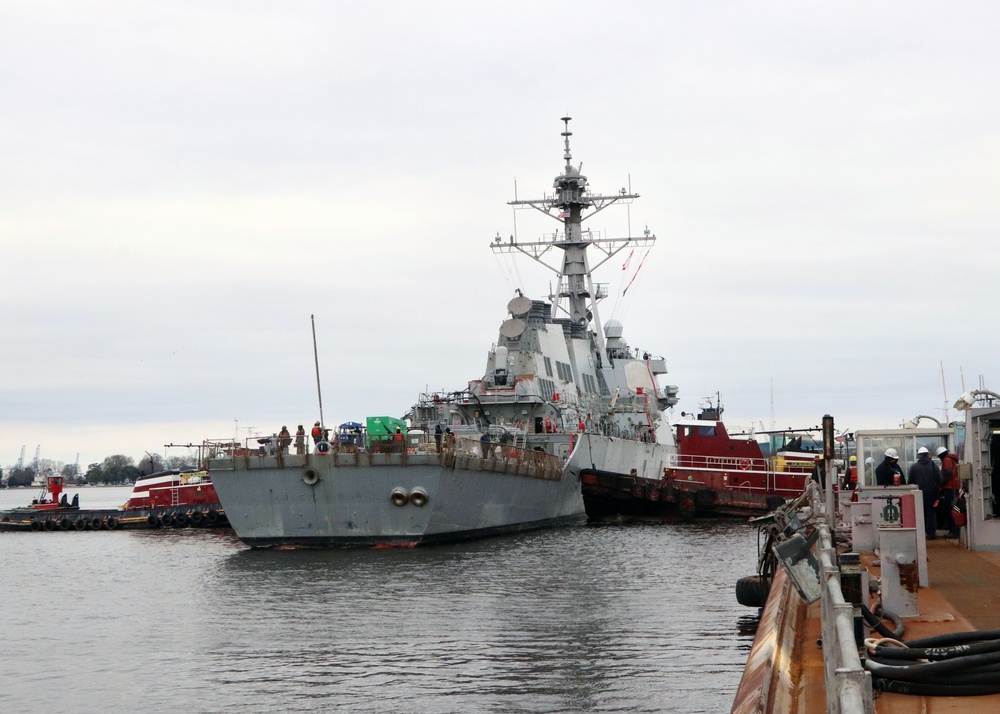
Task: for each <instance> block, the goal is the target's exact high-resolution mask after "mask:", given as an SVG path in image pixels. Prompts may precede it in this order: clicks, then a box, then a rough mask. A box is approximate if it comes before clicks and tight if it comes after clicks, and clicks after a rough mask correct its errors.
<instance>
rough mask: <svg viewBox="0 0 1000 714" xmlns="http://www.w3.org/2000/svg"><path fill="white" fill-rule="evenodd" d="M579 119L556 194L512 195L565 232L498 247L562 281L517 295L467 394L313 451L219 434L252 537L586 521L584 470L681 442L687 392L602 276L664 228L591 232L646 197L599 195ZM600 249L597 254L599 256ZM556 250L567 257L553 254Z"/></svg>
mask: <svg viewBox="0 0 1000 714" xmlns="http://www.w3.org/2000/svg"><path fill="white" fill-rule="evenodd" d="M569 121H570V119H569V117H564V118H563V122H564V123H565V129H564V131H563V133H562V136H563V137H564V145H565V153H564V159H565V166H564V168H563V171H562V173H561V174H560V175H559V176H558V177H556V179H555V184H554V187H555V193H554V194H553V195H552V196H546V197H544V198H541V199H537V200H515V201H512V202H511V205H512V206H514V207H515V208H533V209H536V210H538V211H541V212H542V213H545V214H546V215H548V216H550V217H552V218H553V219H555V220H557V221H558V222H559V224H560V226H561V230H559V231H557V232H556V233H555V234H553V235H551V236H549V237H547V238H545V239H542V240H538V241H534V242H519V241H517V240H516V239H515V238H513V237H511V238H510V239H509V240H506V241H505V240H503V239H500V238H499V237H498V238H497V239H495V240H494V242H493V243H492V245H491V247H492V249H493V250H494V252H507V253H513V252H519V253H522V254H524V255H527V256H529V257H531V258H532V259H533V260H536V261H538V262H539V263H541V264H542V265H545V266H546V267H548V268H549V269H551V270H553V271H554V272H555V273H556V274H557V276H558V286H559V287H558V290H557V293H556V294H554V295H550V296H549V297H548V299H547V300H538V299H532V298H529V297H527V296H525V295H523V294H522V293H521V292H520V291H518V294H517V295H516V296H515V297H514V298H513V299H512V300H511V301H510V302H509V303H508V305H507V310H508V313H509V316H508V318H507V319H506V320H505V321H504V322H503V323H502V324H501V326H500V332H499V337H498V339H497V342H496V344H495V345H494V346H493V348H492V349H491V350H490V352H489V356H488V358H487V365H486V372H485V375H484V376H483V377H482V378H480V379H476V380H473V381H471V382H469V383H468V384H467V385H466V387H465V388H463V389H460V390H457V391H453V392H445V393H429V394H422V395H421V396H420V399H419V401H418V403H417V404H416V405H414V407H413V408H412V410H411V411H410V412H409V413H408V414H407V415H405V417H404V420H391V419H388V418H381V419H378V418H369V419H368V421H367V425H368V426H367V429H366V430H367V434H362V435H360V438H359V434H358V433H357V432H358V431H359V430H358V429H356V428H355V429H352V433H351V435H350V439H349V440H345V439H343V438H338V439H332V440H331V441H332V443H329V444H328V443H326V442H321V443H319V444H317V448H316V450H315V453H312V454H303V455H296V454H286V453H283V449H279V450H278V451H277V453H274V454H269V453H268V454H263V453H260V452H259V451H258V450H256V449H252V448H244V447H242V446H241V445H238V444H232V443H230V444H216V445H215V453H216V458H214V459H212V460H211V461H210V464H209V471H210V474H211V478H212V481H213V483H214V484H215V487H216V491H217V492H218V494H219V497H220V499H221V501H222V504H223V506H224V507H225V509H226V513H227V515H228V516H229V520H230V522H231V524H232V526H233V528H234V529H235V530H236V533H237V535H239V537H240V538H241V539H243V540H244V541H245V542H246V543H248V544H249V545H251V546H255V547H266V546H276V545H312V546H341V545H365V546H382V545H388V546H391V545H395V546H413V545H417V544H423V543H431V542H442V541H450V540H460V539H466V538H477V537H484V536H490V535H499V534H503V533H511V532H516V531H521V530H527V529H533V528H541V527H547V526H553V525H559V524H565V523H571V522H580V521H581V520H582V519H583V517H584V516H585V510H584V503H583V497H582V495H581V484H580V471H581V470H582V469H591V470H596V471H601V472H607V473H619V474H624V475H628V474H636V475H640V476H646V477H654V475H660V474H662V473H663V469H664V468H665V467H667V466H668V465H669V463H670V459H671V457H672V456H673V455H674V453H675V451H676V450H675V448H674V445H673V437H672V434H671V430H670V429H669V428H667V427H666V425H664V428H663V429H659V428H658V427H659V426H660V419H661V415H662V410H664V409H666V408H668V407H670V406H672V405H673V404H675V403H676V401H677V398H676V395H677V389H676V387H664V388H661V387H660V386H659V385H658V384H657V377H658V376H659V375H662V374H665V373H666V362H665V360H664V359H663V358H662V357H654V356H651V355H650V354H649V353H648V352H647V353H643V352H640V351H639V350H638V349H633V348H631V347H630V346H629V345H628V344H627V343H626V342H625V340H624V338H623V333H622V327H621V324H620V323H619V322H617V321H614V320H612V321H609V322H608V324H607V325H606V326H605V327H604V328H603V329H602V326H601V323H600V320H599V317H598V312H597V303H598V302H599V301H600V300H601V299H602V298H603V297H606V296H607V289H606V287H605V286H602V285H598V284H595V283H594V282H593V279H592V276H591V271H592V270H593V269H595V268H597V267H599V266H600V265H601V264H603V263H605V262H607V261H608V260H610V259H611V258H612V257H613V256H614V255H616V254H618V253H620V252H621V251H623V250H624V249H625V248H628V249H630V250H637V249H644V248H648V247H649V246H651V245H652V244H653V243H654V242H655V240H656V238H655V236H653V235H652V234H650V233H649V231H648V230H647V231H646V232H645V233H644V235H643V236H641V237H638V238H634V237H624V238H607V237H600V236H596V235H593V234H592V233H591V232H590V231H589V230H585V229H584V228H583V223H584V221H585V220H586V218H588V217H590V216H593V215H594V214H596V213H597V212H598V211H601V210H603V209H604V208H607V207H608V206H610V205H612V204H615V203H627V202H630V201H632V200H633V199H635V198H638V194H633V193H628V192H626V191H625V190H622V191H621V192H620V193H616V194H613V195H608V196H604V195H595V194H591V193H590V192H589V190H588V188H587V178H586V177H585V176H583V175H582V174H581V173H580V170H579V168H578V167H575V166H573V164H572V155H571V153H570V143H569V138H570V136H571V135H572V133H571V132H570V131H569ZM585 214H586V215H585ZM591 248H593V249H594V250H595V251H596V252H597V254H598V255H599V261H598V263H597V264H596V265H593V266H592V265H591V264H590V262H589V257H588V253H589V252H591V251H589V249H591ZM556 250H561V251H562V262H561V265H560V266H558V267H554V266H550V265H548V264H547V263H546V262H545V260H544V259H543V258H545V257H546V256H547V254H549V253H550V251H551V252H552V253H553V254H555V251H556ZM390 423H391V424H392V427H393V428H390V429H389V430H388V431H383V429H384V426H385V425H386V424H390ZM354 426H355V427H359V426H360V424H355V425H354ZM396 426H399V427H400V428H399V431H398V433H394V428H395V427H396ZM439 429H440V432H438V430H439ZM661 439H662V443H661Z"/></svg>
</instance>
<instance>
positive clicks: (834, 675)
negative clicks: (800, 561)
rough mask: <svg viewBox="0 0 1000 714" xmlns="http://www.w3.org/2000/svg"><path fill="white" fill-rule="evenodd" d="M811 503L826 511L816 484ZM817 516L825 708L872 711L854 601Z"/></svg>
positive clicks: (858, 713)
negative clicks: (846, 595) (849, 597)
mask: <svg viewBox="0 0 1000 714" xmlns="http://www.w3.org/2000/svg"><path fill="white" fill-rule="evenodd" d="M812 506H813V510H814V512H816V513H826V510H827V509H826V504H825V503H824V499H823V494H822V492H821V491H820V490H819V489H818V488H814V489H813V498H812ZM817 520H818V522H819V525H818V526H817V529H818V530H819V540H818V541H817V543H816V557H817V560H818V561H819V567H820V574H819V575H820V585H821V595H820V618H821V623H822V634H823V665H824V670H825V671H824V682H825V689H826V710H827V711H828V712H831V713H832V714H872V712H873V711H874V698H873V696H872V680H871V675H870V674H869V673H868V672H867V671H865V668H864V666H863V665H862V664H861V657H860V655H859V654H858V644H857V642H856V641H855V639H854V605H853V604H852V603H850V602H847V600H846V599H845V598H844V593H843V590H842V589H841V587H840V568H839V567H838V564H837V550H836V548H835V547H834V544H833V538H832V537H831V534H830V526H829V524H828V522H827V520H826V519H824V518H820V519H817Z"/></svg>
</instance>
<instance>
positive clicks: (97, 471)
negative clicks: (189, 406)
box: [4, 454, 194, 488]
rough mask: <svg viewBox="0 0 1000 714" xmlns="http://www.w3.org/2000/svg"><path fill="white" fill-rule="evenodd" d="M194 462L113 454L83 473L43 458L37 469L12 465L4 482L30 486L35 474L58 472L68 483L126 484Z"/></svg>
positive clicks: (171, 457) (184, 466)
mask: <svg viewBox="0 0 1000 714" xmlns="http://www.w3.org/2000/svg"><path fill="white" fill-rule="evenodd" d="M192 466H194V464H191V463H188V461H187V460H186V459H185V458H184V457H181V456H169V457H167V458H164V457H162V456H160V455H159V454H147V455H146V456H144V457H142V459H141V460H140V461H139V463H138V464H136V462H135V459H133V458H132V457H131V456H125V455H124V454H114V455H113V456H107V457H105V459H104V460H103V461H101V462H99V463H96V464H90V466H88V467H87V470H86V471H85V472H84V473H82V474H77V473H75V471H76V466H75V465H73V464H60V463H56V462H48V463H46V462H45V461H42V462H40V463H39V466H38V470H37V472H36V470H35V467H34V465H32V466H24V467H22V468H17V467H10V468H8V469H7V470H6V472H5V474H4V476H5V479H4V480H5V482H6V483H7V486H8V487H10V488H16V487H18V486H30V485H31V482H32V481H33V480H34V479H35V475H36V473H41V474H43V475H59V476H62V477H63V478H65V479H66V483H69V484H84V483H88V484H95V485H97V484H102V485H110V484H127V483H132V482H134V481H135V480H136V479H137V478H139V477H140V476H144V475H146V474H151V473H156V472H157V471H166V470H169V469H184V468H190V467H192Z"/></svg>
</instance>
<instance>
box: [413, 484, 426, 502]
mask: <svg viewBox="0 0 1000 714" xmlns="http://www.w3.org/2000/svg"><path fill="white" fill-rule="evenodd" d="M410 503H412V504H413V505H414V506H425V505H427V491H425V490H424V489H422V488H415V489H413V490H412V491H410Z"/></svg>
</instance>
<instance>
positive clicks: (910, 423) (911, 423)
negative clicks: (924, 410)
mask: <svg viewBox="0 0 1000 714" xmlns="http://www.w3.org/2000/svg"><path fill="white" fill-rule="evenodd" d="M955 408H956V409H958V407H957V406H956V407H955ZM921 419H930V420H931V421H932V422H934V423H935V424H936V425H937V427H938V428H939V429H940V428H941V422H939V421H938V420H937V419H935V418H934V417H932V416H927V415H926V414H917V415H916V416H915V417H913V418H912V419H908V420H907V421H904V422H903V423H902V425H901V426H902V427H903V428H904V429H916V428H917V426H919V424H920V420H921Z"/></svg>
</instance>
